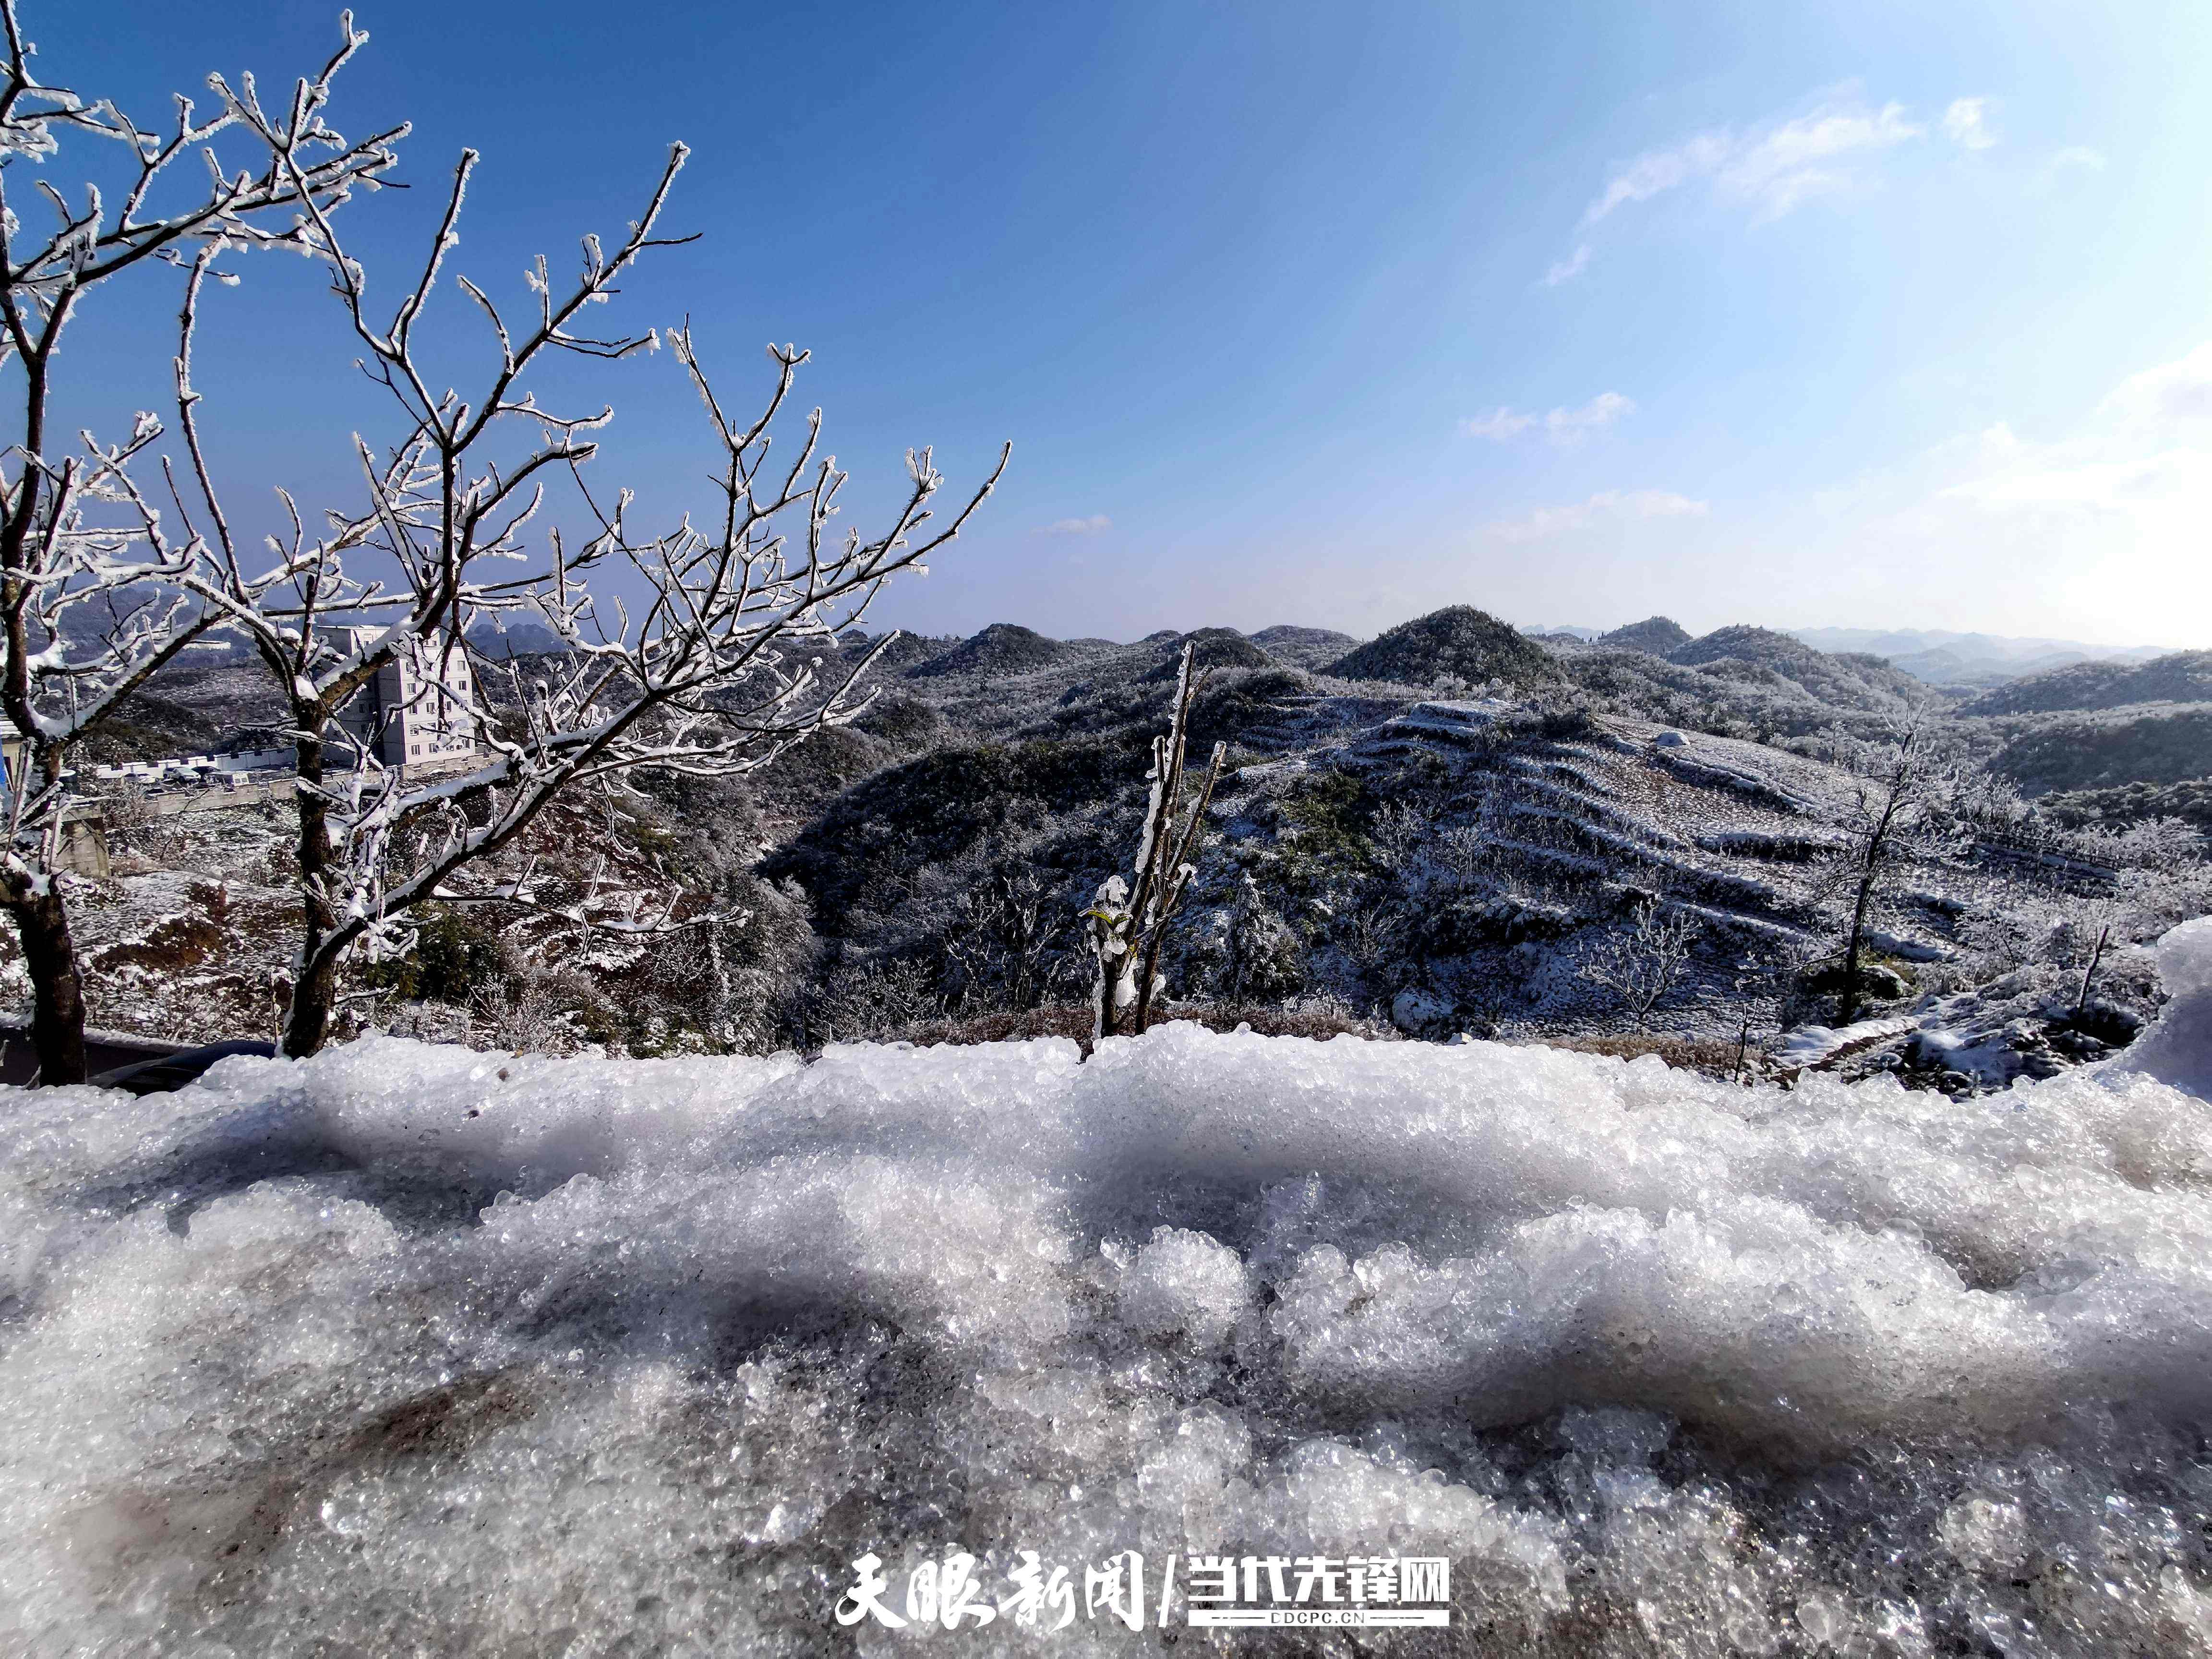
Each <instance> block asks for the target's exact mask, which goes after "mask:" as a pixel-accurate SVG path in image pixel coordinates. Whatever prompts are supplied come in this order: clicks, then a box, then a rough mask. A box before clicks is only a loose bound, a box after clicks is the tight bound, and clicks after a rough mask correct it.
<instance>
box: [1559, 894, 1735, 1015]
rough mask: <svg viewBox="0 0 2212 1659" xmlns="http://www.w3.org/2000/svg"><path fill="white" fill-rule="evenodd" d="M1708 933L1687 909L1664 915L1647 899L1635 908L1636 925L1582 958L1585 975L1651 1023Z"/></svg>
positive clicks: (1599, 945) (1609, 938) (1605, 939)
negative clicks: (1701, 940)
mask: <svg viewBox="0 0 2212 1659" xmlns="http://www.w3.org/2000/svg"><path fill="white" fill-rule="evenodd" d="M1703 932H1704V928H1703V927H1702V925H1701V924H1700V923H1699V921H1698V919H1697V918H1696V917H1695V916H1692V915H1688V914H1687V913H1686V912H1682V911H1677V912H1676V913H1675V914H1674V915H1671V916H1668V915H1662V914H1661V913H1660V909H1659V906H1658V904H1657V903H1656V902H1655V901H1650V900H1647V901H1645V902H1644V903H1642V904H1639V905H1638V906H1637V908H1636V925H1635V926H1634V927H1632V928H1630V929H1629V930H1628V931H1626V933H1608V934H1607V935H1606V937H1605V938H1604V939H1601V941H1600V942H1599V943H1598V945H1597V947H1596V949H1595V950H1594V951H1591V952H1590V953H1589V956H1588V957H1585V958H1583V964H1582V967H1581V969H1580V972H1581V974H1582V976H1583V978H1584V979H1586V980H1588V981H1589V982H1590V983H1591V984H1593V985H1601V986H1603V987H1605V988H1606V989H1607V990H1608V991H1611V992H1612V993H1613V994H1614V995H1616V996H1618V997H1619V998H1620V1000H1621V1003H1622V1006H1625V1007H1626V1009H1627V1010H1628V1013H1629V1018H1632V1019H1633V1020H1634V1021H1635V1022H1636V1023H1637V1024H1638V1026H1639V1027H1640V1026H1643V1025H1646V1024H1649V1023H1650V1018H1651V1012H1652V1010H1653V1009H1655V1008H1656V1007H1657V1006H1659V1004H1660V1002H1661V1001H1662V1000H1663V999H1664V998H1665V997H1666V995H1667V993H1668V992H1669V991H1671V990H1672V989H1674V985H1675V982H1676V981H1678V980H1680V977H1681V975H1682V969H1683V968H1684V967H1685V966H1686V964H1687V963H1688V962H1689V960H1690V952H1691V949H1692V946H1693V945H1696V943H1697V941H1698V938H1699V934H1700V933H1703Z"/></svg>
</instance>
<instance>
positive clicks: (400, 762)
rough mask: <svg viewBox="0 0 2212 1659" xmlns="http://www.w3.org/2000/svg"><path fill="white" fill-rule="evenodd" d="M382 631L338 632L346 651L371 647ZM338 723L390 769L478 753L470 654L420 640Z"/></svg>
mask: <svg viewBox="0 0 2212 1659" xmlns="http://www.w3.org/2000/svg"><path fill="white" fill-rule="evenodd" d="M383 631H384V630H383V629H380V628H336V629H331V631H330V639H331V644H333V645H334V646H336V647H337V648H338V649H340V650H341V651H343V650H349V649H351V648H353V647H355V646H356V645H363V644H368V643H369V642H371V641H374V640H376V639H377V638H379V637H380V635H382V634H383ZM338 721H339V723H340V724H341V725H343V726H344V727H345V728H346V729H347V730H348V731H349V732H352V733H354V735H355V736H356V737H357V738H361V739H362V741H363V742H364V743H365V744H368V748H369V751H370V752H371V753H372V754H374V756H375V757H377V758H378V759H379V760H380V761H382V762H383V763H384V764H386V766H420V765H422V764H424V763H429V762H437V761H447V760H453V759H456V758H458V757H462V756H465V755H473V754H475V753H476V751H477V714H476V682H475V680H474V679H473V678H471V674H470V672H469V659H468V653H466V652H465V651H464V650H462V649H461V648H460V647H459V645H458V644H455V645H453V647H452V648H451V649H442V648H441V647H440V646H439V645H437V644H435V643H433V642H431V641H425V640H420V639H417V640H416V641H412V642H411V644H410V646H409V647H408V648H406V649H404V650H402V651H400V652H399V653H398V654H397V655H396V656H394V658H393V659H392V660H391V661H390V662H388V663H386V664H385V665H384V666H383V667H382V668H380V669H379V670H378V671H377V673H376V678H374V679H373V680H371V681H370V682H369V683H368V684H367V685H365V686H363V687H362V689H361V690H360V691H359V692H358V693H356V695H355V696H354V698H353V700H352V701H351V702H348V703H347V704H346V706H345V707H344V708H343V709H341V710H340V711H339V714H338Z"/></svg>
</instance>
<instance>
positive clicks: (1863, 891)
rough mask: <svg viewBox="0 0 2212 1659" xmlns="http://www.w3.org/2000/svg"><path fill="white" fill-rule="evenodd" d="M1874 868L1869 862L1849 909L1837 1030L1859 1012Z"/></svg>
mask: <svg viewBox="0 0 2212 1659" xmlns="http://www.w3.org/2000/svg"><path fill="white" fill-rule="evenodd" d="M1874 878H1875V865H1874V863H1873V862H1872V860H1869V862H1868V864H1867V867H1866V873H1865V875H1863V877H1861V878H1860V879H1859V896H1858V902H1857V904H1856V905H1854V906H1853V907H1852V909H1851V937H1850V943H1849V944H1848V945H1845V946H1844V995H1843V1005H1842V1006H1841V1007H1840V1008H1839V1009H1838V1011H1837V1013H1836V1027H1837V1029H1838V1030H1842V1029H1843V1028H1844V1026H1846V1025H1848V1024H1850V1023H1851V1021H1852V1020H1853V1018H1856V1017H1857V1014H1858V1011H1859V951H1860V949H1861V947H1862V946H1863V944H1864V942H1865V939H1866V919H1867V907H1868V906H1869V904H1870V903H1871V902H1873V899H1874Z"/></svg>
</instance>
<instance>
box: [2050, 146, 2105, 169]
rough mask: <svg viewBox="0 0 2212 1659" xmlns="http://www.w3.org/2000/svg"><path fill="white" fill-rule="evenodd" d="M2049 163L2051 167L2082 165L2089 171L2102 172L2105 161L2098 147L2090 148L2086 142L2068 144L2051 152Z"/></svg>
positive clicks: (2102, 152) (2103, 153)
mask: <svg viewBox="0 0 2212 1659" xmlns="http://www.w3.org/2000/svg"><path fill="white" fill-rule="evenodd" d="M2050 165H2051V167H2053V168H2058V167H2082V168H2085V169H2087V171H2088V172H2091V173H2102V172H2103V171H2104V170H2105V168H2106V165H2107V163H2106V160H2105V152H2104V151H2102V150H2100V149H2090V148H2089V146H2088V145H2087V144H2069V145H2067V146H2066V147H2065V148H2064V149H2059V150H2054V151H2053V152H2052V153H2051V162H2050Z"/></svg>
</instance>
